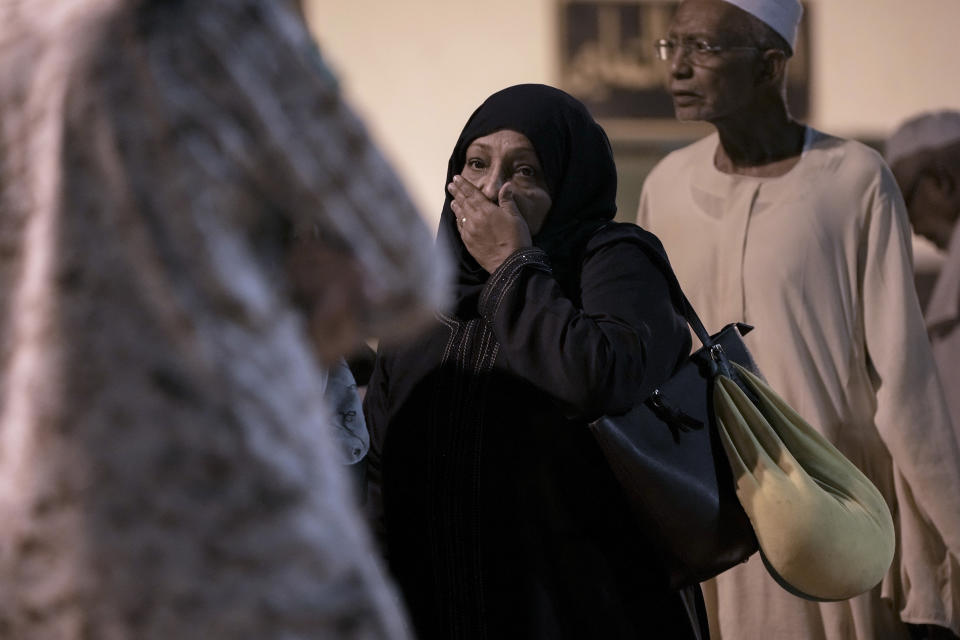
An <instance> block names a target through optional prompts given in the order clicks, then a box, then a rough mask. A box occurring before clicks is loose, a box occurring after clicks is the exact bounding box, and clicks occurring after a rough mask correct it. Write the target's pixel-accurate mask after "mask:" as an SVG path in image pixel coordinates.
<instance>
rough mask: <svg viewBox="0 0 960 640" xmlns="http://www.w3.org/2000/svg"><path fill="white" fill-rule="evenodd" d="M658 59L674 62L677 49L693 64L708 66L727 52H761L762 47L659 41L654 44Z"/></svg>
mask: <svg viewBox="0 0 960 640" xmlns="http://www.w3.org/2000/svg"><path fill="white" fill-rule="evenodd" d="M653 48H654V50H655V51H656V52H657V58H658V59H660V60H663V61H664V62H669V61H670V60H673V56H674V54H675V53H676V51H677V49H680V51H682V52H683V53H684V54H686V55H687V56H688V57H689V60H690V62H692V63H693V64H706V63H708V62H710V61H711V60H713V59H714V58H715V57H716V56H718V55H720V54H721V53H723V52H725V51H759V50H760V47H747V46H728V45H722V44H710V43H709V42H706V41H704V40H681V41H679V42H677V41H676V40H663V39H661V40H657V41H656V42H654V43H653Z"/></svg>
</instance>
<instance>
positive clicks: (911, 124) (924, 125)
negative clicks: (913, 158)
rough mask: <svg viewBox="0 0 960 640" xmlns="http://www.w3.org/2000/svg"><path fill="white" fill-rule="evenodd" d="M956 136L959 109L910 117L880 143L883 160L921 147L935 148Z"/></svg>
mask: <svg viewBox="0 0 960 640" xmlns="http://www.w3.org/2000/svg"><path fill="white" fill-rule="evenodd" d="M958 140H960V111H952V110H944V111H931V112H929V113H924V114H921V115H918V116H915V117H913V118H910V119H909V120H907V121H906V122H904V123H903V124H901V125H900V126H899V127H897V130H896V131H894V132H893V134H892V135H891V136H890V137H889V138H888V139H887V143H886V144H885V145H884V149H883V155H884V157H885V158H886V160H887V164H893V163H894V162H896V161H897V160H899V159H901V158H906V157H907V156H910V155H913V154H915V153H917V152H918V151H923V150H925V149H936V148H938V147H945V146H947V145H948V144H953V143H954V142H957V141H958Z"/></svg>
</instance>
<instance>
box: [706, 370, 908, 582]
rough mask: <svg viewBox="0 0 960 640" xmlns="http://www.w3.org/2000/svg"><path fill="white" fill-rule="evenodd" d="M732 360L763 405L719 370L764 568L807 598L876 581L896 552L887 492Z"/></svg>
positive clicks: (718, 392) (729, 442)
mask: <svg viewBox="0 0 960 640" xmlns="http://www.w3.org/2000/svg"><path fill="white" fill-rule="evenodd" d="M732 364H733V365H734V366H735V367H736V368H737V371H738V373H739V375H740V376H741V378H742V380H744V382H745V383H746V385H747V387H748V388H749V389H750V390H751V391H752V392H753V394H754V395H755V396H756V401H757V404H754V402H753V401H752V400H751V399H750V398H748V397H747V395H746V394H745V393H744V392H743V390H742V389H741V388H740V387H738V386H737V384H736V383H735V382H733V381H732V380H730V379H729V378H726V377H724V376H719V377H718V378H717V384H716V387H715V389H714V406H715V411H716V415H717V425H718V428H719V432H720V435H721V439H722V441H723V445H724V448H725V449H726V452H727V457H728V459H729V461H730V466H731V468H732V470H733V476H734V478H735V480H736V486H737V497H738V498H739V500H740V503H741V504H742V505H743V508H744V510H745V511H746V512H747V515H748V516H749V518H750V522H751V524H752V525H753V528H754V531H755V532H756V534H757V540H758V541H759V543H760V550H761V553H762V555H763V560H764V564H765V565H766V567H767V570H768V571H769V572H770V574H771V575H772V576H773V577H774V579H776V580H777V582H778V583H780V585H781V586H782V587H784V588H785V589H787V590H788V591H790V592H791V593H794V594H795V595H798V596H801V597H804V598H807V599H811V600H842V599H845V598H850V597H852V596H855V595H858V594H860V593H863V592H865V591H867V590H869V589H871V588H872V587H874V586H875V585H876V584H878V583H879V582H880V581H881V580H882V579H883V576H884V574H885V573H886V572H887V569H888V568H889V567H890V563H891V562H892V560H893V553H894V542H895V536H894V528H893V519H892V518H891V515H890V510H889V508H888V507H887V504H886V502H885V501H884V499H883V496H882V495H881V494H880V492H879V491H878V490H877V488H876V487H875V486H874V485H873V483H871V482H870V480H869V479H867V477H866V476H865V475H863V473H862V472H861V471H860V470H859V469H857V467H856V466H854V465H853V463H852V462H850V461H849V460H848V459H847V458H846V457H844V455H843V454H842V453H840V451H838V450H837V448H836V447H834V446H833V445H832V444H830V442H828V441H827V440H826V438H824V437H823V436H822V435H820V434H819V433H818V432H817V431H816V430H814V429H813V427H811V426H810V425H809V424H807V422H806V421H804V419H803V418H801V417H800V416H799V415H798V414H797V413H796V412H795V411H794V410H793V409H792V408H790V406H788V405H787V404H786V402H784V401H783V400H782V399H781V398H780V397H779V396H778V395H777V394H776V393H775V392H774V391H773V390H772V389H770V387H769V386H767V384H766V383H765V382H764V381H763V380H761V379H760V378H758V377H757V376H755V375H753V374H752V373H750V372H749V371H747V370H745V369H743V368H742V367H740V366H739V365H737V364H736V363H732Z"/></svg>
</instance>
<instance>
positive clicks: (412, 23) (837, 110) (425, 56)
mask: <svg viewBox="0 0 960 640" xmlns="http://www.w3.org/2000/svg"><path fill="white" fill-rule="evenodd" d="M305 4H306V9H307V14H308V17H309V19H310V21H311V24H312V26H313V29H314V31H315V33H316V34H317V37H318V40H319V41H320V45H321V49H322V51H323V52H324V55H325V57H326V58H327V61H328V62H329V63H330V64H331V66H332V68H333V70H334V72H335V73H336V74H337V75H338V76H339V77H340V79H341V81H342V83H343V86H344V89H345V91H346V94H347V96H348V98H349V99H350V100H351V102H352V103H353V105H354V107H355V108H356V109H357V110H358V111H359V112H360V114H361V116H362V117H364V119H365V121H366V122H367V124H368V126H369V127H370V129H371V132H372V133H373V135H374V138H375V139H376V140H377V141H378V143H379V144H380V146H381V148H382V149H383V150H384V152H385V153H386V155H387V156H388V158H390V160H392V162H393V164H394V166H395V167H396V169H397V171H398V173H399V174H400V176H401V178H402V179H403V180H404V181H405V182H406V184H407V186H408V188H409V190H410V193H411V195H412V197H413V199H414V202H415V203H416V204H418V205H419V207H420V209H421V211H422V212H423V214H424V216H425V218H427V220H429V221H430V223H431V224H433V223H434V222H435V221H436V220H437V218H438V216H439V213H440V206H441V204H442V201H443V186H444V185H443V177H444V175H445V173H446V162H447V158H448V156H449V154H450V151H451V149H452V147H453V143H454V142H455V141H456V138H457V135H458V134H459V132H460V129H461V127H462V126H463V123H464V122H465V121H466V119H467V117H468V116H469V115H470V113H471V112H472V110H473V109H474V108H475V107H476V106H477V105H478V104H479V103H480V102H481V101H482V100H483V99H484V98H485V97H486V96H487V95H489V94H490V93H492V92H494V91H496V90H498V89H501V88H503V87H506V86H508V85H511V84H515V83H518V82H546V83H556V82H557V78H558V68H557V56H558V51H559V45H558V43H557V40H556V31H557V18H558V15H559V0H484V1H483V2H480V1H478V0H472V1H471V2H464V1H463V0H407V1H399V2H398V1H393V2H388V1H386V0H305ZM807 4H808V5H809V6H810V9H811V10H810V17H811V20H812V22H811V27H812V29H811V36H812V42H811V47H812V51H811V55H812V61H811V62H812V71H811V75H812V86H811V99H812V104H811V117H810V122H811V124H813V125H814V126H817V127H819V128H821V129H824V130H827V131H830V132H831V133H836V134H840V135H846V136H865V137H883V136H884V135H885V134H886V133H887V132H888V131H889V130H890V129H891V128H892V127H894V126H896V124H897V123H899V122H900V121H901V120H902V119H903V118H904V117H907V116H909V115H911V114H913V113H915V112H916V111H919V110H924V109H930V108H941V107H953V108H960V53H958V52H957V40H958V39H960V33H958V32H960V0H808V2H807Z"/></svg>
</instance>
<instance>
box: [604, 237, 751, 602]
mask: <svg viewBox="0 0 960 640" xmlns="http://www.w3.org/2000/svg"><path fill="white" fill-rule="evenodd" d="M644 248H645V250H646V251H647V254H648V255H649V256H650V257H651V259H652V260H653V261H654V263H655V264H657V266H659V267H660V269H661V271H663V273H664V276H665V277H666V278H667V281H668V282H669V283H670V286H671V289H672V290H673V294H674V302H675V304H678V305H679V308H680V310H681V312H682V313H683V315H684V317H685V318H686V319H687V322H688V323H689V325H690V326H691V327H692V329H693V331H694V333H695V334H696V336H697V338H699V340H700V341H701V342H702V343H703V346H702V347H701V348H700V349H698V350H697V351H696V352H694V353H693V354H692V355H691V356H690V357H689V358H688V359H687V361H686V362H685V363H684V364H683V365H682V366H681V367H680V368H679V369H678V370H677V371H676V372H675V373H674V374H673V376H672V377H671V378H670V379H669V380H668V381H667V382H665V383H664V384H663V385H661V386H660V388H659V389H657V390H656V391H654V392H653V393H652V394H651V395H650V397H649V398H646V399H645V400H644V401H642V402H639V403H638V404H637V405H635V406H634V407H633V409H631V410H630V411H629V412H627V413H625V414H623V415H619V416H609V415H608V416H604V417H602V418H600V419H598V420H596V421H594V422H592V423H591V424H590V429H591V431H593V433H594V435H595V436H596V438H597V441H598V442H599V444H600V448H601V449H602V450H603V453H604V455H605V456H606V459H607V462H608V463H609V464H610V467H611V469H612V470H613V472H614V474H615V475H616V477H617V479H618V481H619V483H620V485H621V487H622V488H623V490H624V492H625V494H626V497H627V500H628V502H629V503H630V506H631V509H632V512H633V515H634V517H635V518H636V520H637V521H638V522H639V524H640V526H641V527H642V528H643V529H644V531H646V532H648V533H649V535H650V538H651V540H652V542H653V544H655V545H656V546H657V548H658V550H659V551H660V552H661V556H662V560H663V562H664V565H665V566H666V568H667V570H668V572H669V575H670V582H671V586H673V587H674V588H680V587H684V586H687V585H691V584H694V583H697V582H701V581H703V580H706V579H708V578H712V577H713V576H715V575H717V574H719V573H721V572H723V571H725V570H726V569H729V568H730V567H732V566H734V565H736V564H738V563H740V562H743V561H745V560H746V559H747V558H748V557H749V556H750V555H752V554H753V553H754V552H755V551H757V549H758V545H757V538H756V536H755V534H754V531H753V528H752V527H751V525H750V520H749V519H748V518H747V514H746V513H745V512H744V510H743V507H741V506H740V502H739V501H738V500H737V495H736V490H735V488H734V483H733V475H732V473H731V470H730V465H729V463H728V462H727V457H726V453H725V452H724V449H723V444H722V442H721V441H720V437H719V435H718V433H717V425H716V422H715V418H714V410H713V387H714V381H715V378H716V377H717V376H718V375H719V374H723V375H724V376H726V377H728V378H731V379H732V380H734V381H735V382H737V384H738V385H739V386H741V387H744V388H745V385H744V383H743V382H742V381H741V379H740V376H739V374H737V372H736V371H735V369H734V368H733V367H732V366H731V365H730V361H733V362H736V363H738V364H740V365H741V366H743V367H744V368H746V369H748V370H750V371H752V372H754V373H757V374H758V375H759V371H758V369H757V366H756V363H755V362H754V361H753V357H752V356H751V355H750V352H749V351H748V350H747V346H746V345H745V344H744V342H743V338H742V336H743V335H744V334H746V333H747V332H748V331H750V330H751V329H752V327H750V326H749V325H746V324H742V323H733V324H729V325H727V326H725V327H724V328H723V329H722V330H721V331H719V332H718V333H716V334H714V335H710V334H708V333H707V331H706V329H704V327H703V323H701V322H700V318H699V317H698V316H697V314H696V313H695V312H694V310H693V307H692V306H691V305H690V303H689V301H687V298H686V296H685V295H684V294H683V291H682V290H681V288H680V284H679V282H678V281H677V278H676V275H674V273H673V269H672V268H671V267H670V264H669V261H668V260H667V258H666V256H665V255H664V254H663V253H661V252H660V251H659V250H657V249H656V248H655V247H652V246H649V245H647V244H644Z"/></svg>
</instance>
